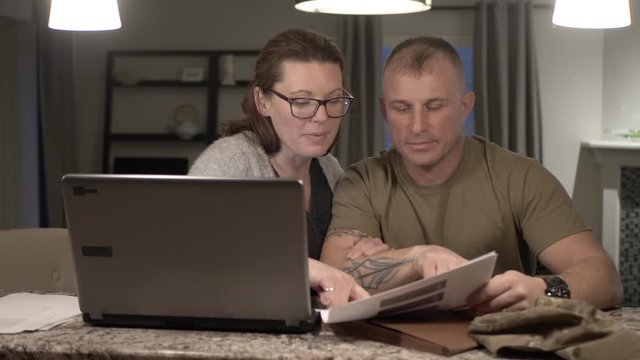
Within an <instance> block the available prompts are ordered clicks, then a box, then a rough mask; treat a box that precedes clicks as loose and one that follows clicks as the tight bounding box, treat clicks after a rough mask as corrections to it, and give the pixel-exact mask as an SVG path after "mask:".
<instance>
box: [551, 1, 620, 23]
mask: <svg viewBox="0 0 640 360" xmlns="http://www.w3.org/2000/svg"><path fill="white" fill-rule="evenodd" d="M552 22H553V23H554V24H556V25H559V26H566V27H574V28H583V29H609V28H619V27H625V26H629V25H630V24H631V14H630V11H629V0H606V1H605V0H556V6H555V8H554V11H553V20H552Z"/></svg>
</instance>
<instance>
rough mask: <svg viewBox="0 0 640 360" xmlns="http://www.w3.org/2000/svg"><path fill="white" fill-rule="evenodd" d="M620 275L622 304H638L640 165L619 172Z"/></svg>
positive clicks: (639, 273) (624, 168)
mask: <svg viewBox="0 0 640 360" xmlns="http://www.w3.org/2000/svg"><path fill="white" fill-rule="evenodd" d="M620 175H621V176H620V182H621V184H620V265H619V269H620V276H621V278H622V285H623V286H624V301H623V305H624V306H640V167H622V168H621V174H620Z"/></svg>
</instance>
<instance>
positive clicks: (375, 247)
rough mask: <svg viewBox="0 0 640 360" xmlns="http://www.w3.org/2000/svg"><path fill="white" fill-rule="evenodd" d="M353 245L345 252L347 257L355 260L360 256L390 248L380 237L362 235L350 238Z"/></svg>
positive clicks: (370, 254) (367, 255)
mask: <svg viewBox="0 0 640 360" xmlns="http://www.w3.org/2000/svg"><path fill="white" fill-rule="evenodd" d="M351 239H352V240H353V245H352V247H351V250H349V252H347V259H349V260H355V259H358V258H361V257H369V256H372V255H375V254H377V253H380V252H383V251H387V250H390V249H391V248H390V247H389V245H387V244H385V243H384V242H382V239H380V238H372V237H362V238H351Z"/></svg>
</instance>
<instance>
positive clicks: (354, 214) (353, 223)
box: [329, 166, 381, 237]
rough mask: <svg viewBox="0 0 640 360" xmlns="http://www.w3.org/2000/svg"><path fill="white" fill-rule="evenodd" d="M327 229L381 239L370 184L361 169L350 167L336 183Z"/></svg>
mask: <svg viewBox="0 0 640 360" xmlns="http://www.w3.org/2000/svg"><path fill="white" fill-rule="evenodd" d="M332 212H333V216H332V219H331V225H330V226H329V229H330V230H331V229H337V228H347V229H355V230H359V231H362V232H364V233H366V234H367V235H370V236H373V237H381V232H380V223H379V221H378V219H377V218H376V215H375V213H374V210H373V206H372V203H371V184H370V183H369V179H368V177H367V176H366V172H365V171H364V169H363V168H362V167H358V166H355V167H352V168H350V169H349V170H347V171H346V172H345V175H344V177H343V178H342V180H340V182H339V183H338V186H337V187H336V191H335V194H334V197H333V210H332Z"/></svg>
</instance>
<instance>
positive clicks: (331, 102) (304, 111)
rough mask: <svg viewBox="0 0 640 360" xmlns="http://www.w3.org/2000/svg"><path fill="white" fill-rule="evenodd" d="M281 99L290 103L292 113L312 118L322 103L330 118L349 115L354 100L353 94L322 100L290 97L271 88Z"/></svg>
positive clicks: (303, 117)
mask: <svg viewBox="0 0 640 360" xmlns="http://www.w3.org/2000/svg"><path fill="white" fill-rule="evenodd" d="M269 91H271V92H272V93H274V94H275V95H276V96H277V97H279V98H280V99H282V100H284V101H286V102H288V103H289V106H290V107H291V115H293V116H295V117H297V118H299V119H309V118H312V117H313V116H314V115H315V114H316V113H317V112H318V109H319V108H320V105H324V108H325V109H326V111H327V116H329V117H330V118H339V117H343V116H345V115H347V113H348V112H349V108H351V103H352V102H353V96H351V95H347V96H338V97H334V98H331V99H326V100H320V99H314V98H305V97H292V98H290V97H288V96H285V95H283V94H281V93H279V92H277V91H275V90H273V89H269Z"/></svg>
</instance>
